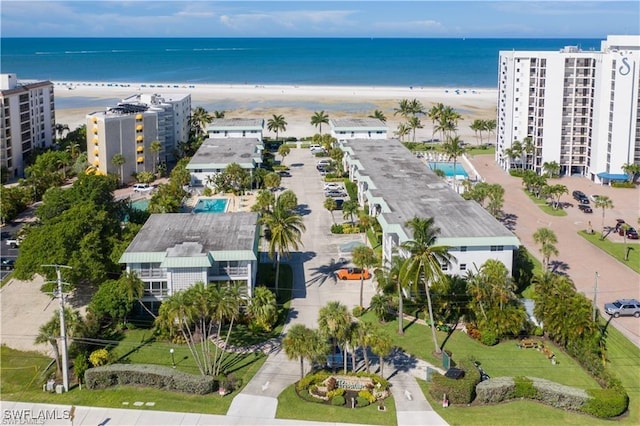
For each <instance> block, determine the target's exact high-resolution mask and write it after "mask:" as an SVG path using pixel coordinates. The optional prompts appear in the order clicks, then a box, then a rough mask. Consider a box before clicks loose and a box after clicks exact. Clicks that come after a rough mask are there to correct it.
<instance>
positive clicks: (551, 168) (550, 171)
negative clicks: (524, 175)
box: [542, 161, 560, 178]
mask: <svg viewBox="0 0 640 426" xmlns="http://www.w3.org/2000/svg"><path fill="white" fill-rule="evenodd" d="M542 170H544V172H545V173H547V175H548V177H550V178H552V177H557V176H558V174H559V173H560V164H558V162H557V161H549V162H544V163H542Z"/></svg>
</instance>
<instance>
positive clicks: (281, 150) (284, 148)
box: [278, 143, 291, 164]
mask: <svg viewBox="0 0 640 426" xmlns="http://www.w3.org/2000/svg"><path fill="white" fill-rule="evenodd" d="M289 153H291V148H289V145H287V144H284V143H283V144H282V145H280V146H279V147H278V154H279V155H280V156H281V157H282V164H284V158H285V157H286V156H287V155H289Z"/></svg>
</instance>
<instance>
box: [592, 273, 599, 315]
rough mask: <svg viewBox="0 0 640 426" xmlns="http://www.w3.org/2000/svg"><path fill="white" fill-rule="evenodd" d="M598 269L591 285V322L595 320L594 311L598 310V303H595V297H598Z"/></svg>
mask: <svg viewBox="0 0 640 426" xmlns="http://www.w3.org/2000/svg"><path fill="white" fill-rule="evenodd" d="M598 277H599V275H598V271H596V280H595V284H594V286H593V322H596V313H597V311H598V305H597V304H596V298H597V297H598Z"/></svg>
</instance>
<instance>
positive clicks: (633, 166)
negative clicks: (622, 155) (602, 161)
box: [622, 163, 640, 183]
mask: <svg viewBox="0 0 640 426" xmlns="http://www.w3.org/2000/svg"><path fill="white" fill-rule="evenodd" d="M622 171H623V172H625V173H626V174H627V175H628V176H629V182H634V183H635V181H636V180H637V179H638V175H640V164H637V163H625V164H623V165H622Z"/></svg>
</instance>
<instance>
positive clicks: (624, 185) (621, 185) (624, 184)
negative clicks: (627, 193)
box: [611, 182, 636, 188]
mask: <svg viewBox="0 0 640 426" xmlns="http://www.w3.org/2000/svg"><path fill="white" fill-rule="evenodd" d="M611 186H612V187H613V188H635V187H636V184H635V183H633V182H613V183H611Z"/></svg>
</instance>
